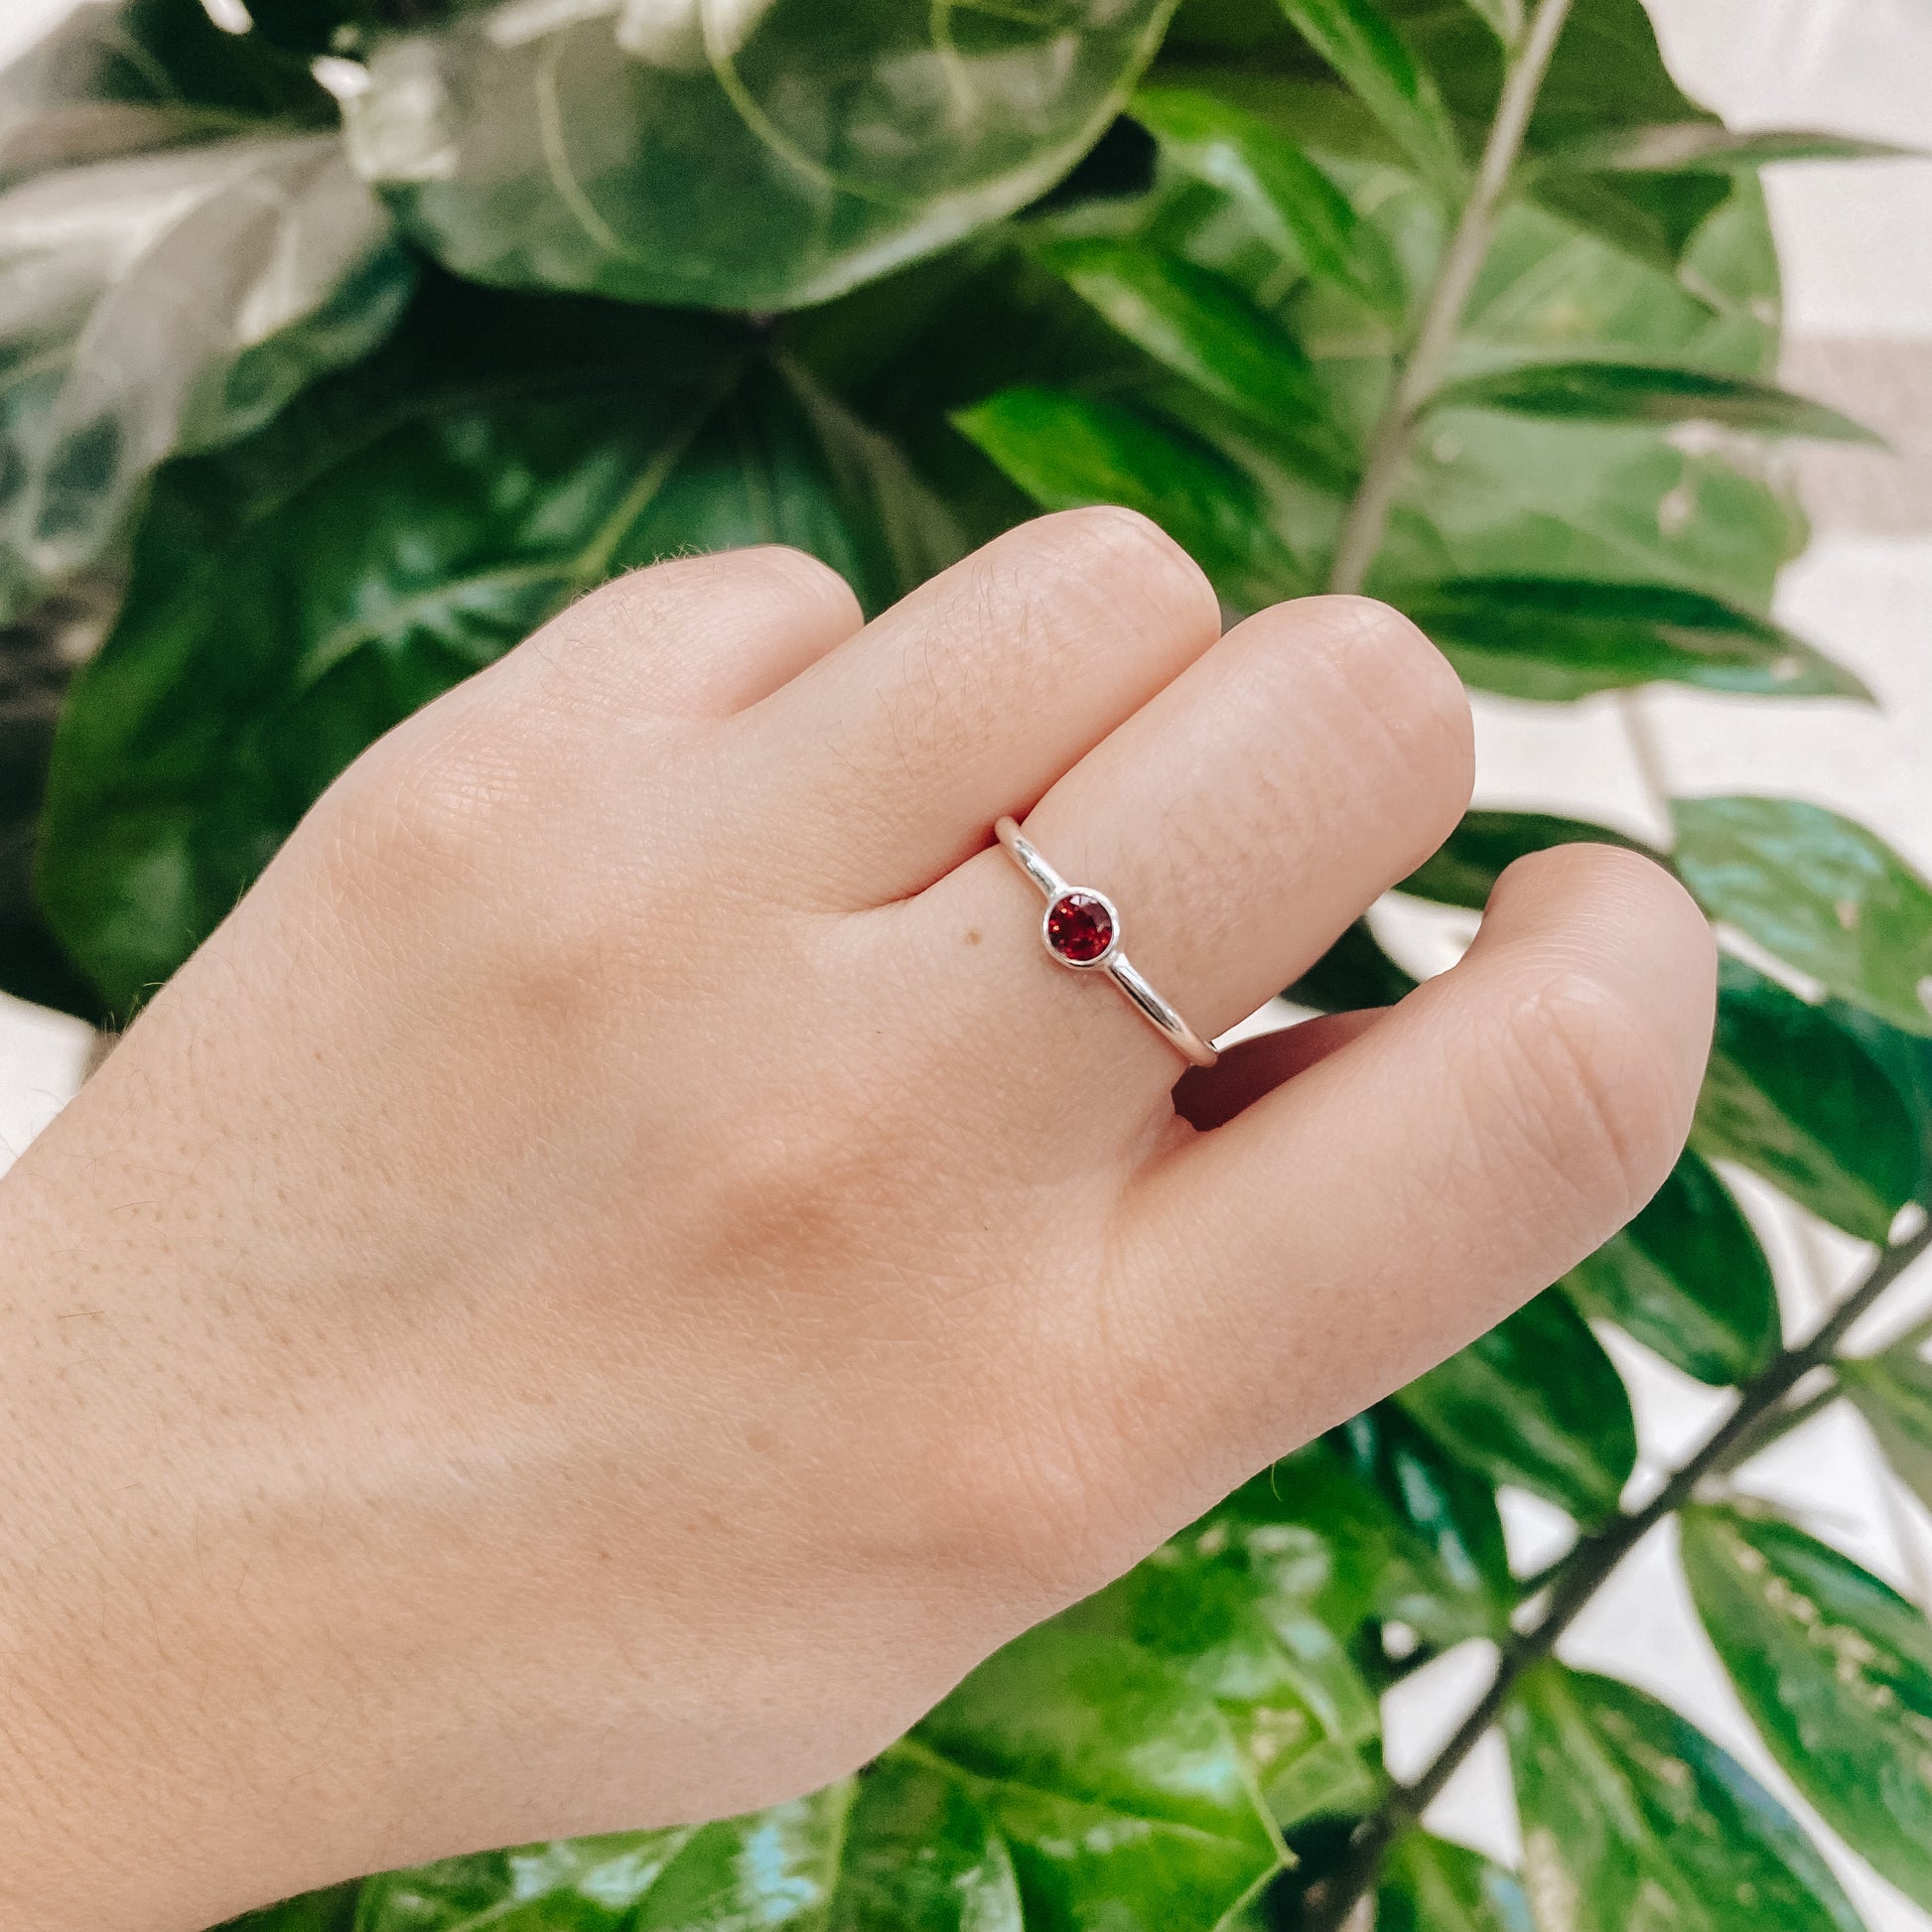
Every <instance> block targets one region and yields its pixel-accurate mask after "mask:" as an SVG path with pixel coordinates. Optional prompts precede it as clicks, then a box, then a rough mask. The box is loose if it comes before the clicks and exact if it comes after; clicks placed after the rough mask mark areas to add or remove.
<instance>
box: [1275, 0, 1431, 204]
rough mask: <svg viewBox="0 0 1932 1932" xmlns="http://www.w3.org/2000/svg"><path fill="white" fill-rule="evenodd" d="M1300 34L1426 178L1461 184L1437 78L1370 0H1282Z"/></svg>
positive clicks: (1283, 6) (1284, 10)
mask: <svg viewBox="0 0 1932 1932" xmlns="http://www.w3.org/2000/svg"><path fill="white" fill-rule="evenodd" d="M1281 4H1282V11H1283V12H1284V13H1286V14H1287V15H1288V17H1289V19H1290V20H1292V21H1293V22H1294V23H1295V25H1296V27H1297V29H1298V30H1299V31H1300V33H1301V34H1302V37H1303V38H1304V39H1305V40H1306V41H1307V42H1308V43H1309V45H1310V46H1311V47H1312V48H1313V49H1314V51H1315V52H1316V53H1317V54H1319V55H1320V56H1321V58H1322V59H1323V60H1324V61H1326V62H1327V63H1328V65H1329V66H1330V67H1331V68H1333V69H1334V70H1335V71H1336V72H1337V73H1338V74H1340V75H1341V77H1342V79H1343V80H1344V81H1346V82H1347V83H1348V86H1349V87H1350V88H1351V89H1352V90H1353V92H1354V93H1355V95H1356V97H1357V98H1358V99H1359V100H1360V101H1361V103H1362V104H1363V106H1365V107H1366V108H1367V109H1368V110H1369V112H1370V113H1371V114H1373V115H1374V116H1375V118H1376V119H1377V120H1378V121H1380V122H1381V123H1382V126H1383V127H1384V128H1385V129H1386V130H1387V131H1388V133H1389V135H1390V137H1391V138H1392V139H1393V140H1394V141H1395V143H1396V144H1397V146H1398V147H1400V148H1401V149H1402V150H1403V152H1404V153H1405V154H1406V155H1408V157H1409V158H1410V160H1411V161H1413V162H1414V163H1415V164H1416V166H1417V168H1418V169H1419V170H1420V171H1421V172H1422V174H1423V175H1424V176H1425V177H1426V178H1427V179H1429V180H1431V181H1434V182H1437V183H1439V184H1442V185H1444V186H1446V187H1449V188H1450V189H1454V188H1456V187H1458V186H1459V185H1460V182H1461V178H1462V151H1461V149H1460V147H1459V146H1458V144H1457V142H1456V138H1455V124H1454V122H1453V121H1452V120H1451V119H1450V118H1449V110H1448V109H1447V108H1446V107H1445V106H1444V104H1443V98H1442V95H1441V94H1440V93H1439V92H1438V91H1437V86H1436V79H1435V76H1434V75H1433V74H1432V73H1431V72H1430V71H1429V69H1427V68H1425V67H1424V66H1423V65H1422V64H1421V63H1420V62H1419V61H1418V60H1417V59H1416V56H1415V52H1414V50H1413V49H1412V48H1410V47H1409V45H1408V44H1407V43H1406V42H1405V41H1404V40H1403V38H1402V35H1401V33H1400V32H1399V31H1398V30H1397V28H1396V26H1395V24H1394V23H1393V22H1392V21H1391V20H1390V19H1389V17H1388V15H1387V14H1385V13H1384V12H1382V11H1381V9H1380V8H1379V7H1377V6H1376V4H1375V0H1281Z"/></svg>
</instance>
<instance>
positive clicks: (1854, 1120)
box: [1691, 958, 1920, 1241]
mask: <svg viewBox="0 0 1932 1932" xmlns="http://www.w3.org/2000/svg"><path fill="white" fill-rule="evenodd" d="M1842 1012H1843V1009H1838V1010H1834V1009H1833V1008H1831V1007H1814V1006H1809V1005H1807V1004H1806V1003H1805V1002H1804V1001H1803V1000H1801V999H1799V998H1798V996H1797V995H1796V994H1795V993H1790V992H1787V991H1786V990H1785V989H1784V988H1783V987H1781V986H1779V985H1778V984H1777V983H1776V982H1775V981H1773V980H1769V979H1766V978H1765V977H1764V976H1763V975H1762V974H1761V973H1758V972H1756V971H1754V970H1753V969H1752V968H1751V967H1749V966H1746V965H1745V964H1744V963H1743V962H1742V961H1741V960H1737V959H1730V958H1725V959H1722V960H1721V961H1720V962H1719V967H1718V1031H1717V1038H1716V1041H1715V1043H1714V1045H1713V1048H1712V1053H1711V1066H1710V1070H1709V1072H1708V1073H1707V1074H1706V1076H1705V1082H1704V1091H1703V1093H1702V1094H1700V1095H1699V1097H1698V1111H1697V1120H1696V1124H1695V1126H1694V1127H1693V1129H1692V1136H1691V1139H1692V1145H1693V1146H1694V1147H1696V1148H1697V1149H1698V1151H1699V1152H1700V1153H1702V1154H1703V1155H1705V1156H1706V1157H1707V1158H1709V1159H1712V1160H1731V1161H1736V1162H1738V1163H1740V1164H1741V1165H1742V1166H1744V1167H1746V1168H1749V1169H1751V1170H1752V1171H1753V1172H1754V1173H1760V1174H1762V1175H1763V1176H1764V1177H1765V1179H1767V1180H1769V1181H1771V1182H1772V1183H1773V1184H1774V1185H1776V1186H1778V1187H1781V1188H1782V1189H1783V1190H1784V1191H1785V1192H1786V1193H1787V1194H1789V1195H1790V1196H1791V1198H1792V1199H1793V1200H1795V1201H1797V1202H1798V1203H1799V1204H1800V1205H1802V1206H1804V1207H1808V1208H1810V1209H1811V1211H1812V1212H1813V1213H1814V1214H1817V1215H1820V1216H1822V1217H1823V1218H1824V1219H1825V1220H1828V1221H1830V1222H1832V1223H1833V1224H1834V1225H1835V1226H1838V1227H1842V1228H1844V1229H1845V1230H1846V1231H1847V1232H1848V1233H1851V1234H1856V1235H1859V1236H1861V1237H1862V1238H1863V1239H1864V1240H1866V1241H1883V1240H1884V1239H1885V1237H1886V1234H1887V1231H1888V1230H1889V1229H1890V1227H1891V1223H1892V1219H1893V1217H1894V1216H1895V1215H1896V1214H1897V1212H1898V1210H1899V1209H1900V1208H1901V1207H1902V1206H1904V1204H1905V1203H1906V1202H1907V1201H1908V1200H1910V1199H1911V1198H1912V1190H1913V1187H1914V1185H1915V1184H1916V1182H1917V1180H1918V1176H1919V1171H1920V1164H1919V1154H1918V1149H1917V1147H1916V1145H1915V1137H1914V1134H1913V1122H1912V1117H1911V1115H1910V1113H1909V1112H1908V1111H1907V1109H1906V1105H1905V1102H1904V1101H1903V1100H1902V1099H1901V1098H1900V1097H1899V1094H1898V1090H1897V1088H1896V1087H1895V1086H1894V1085H1893V1083H1892V1082H1891V1080H1890V1079H1889V1078H1887V1076H1886V1074H1885V1072H1884V1071H1883V1069H1882V1068H1881V1067H1880V1066H1879V1065H1878V1063H1877V1061H1876V1060H1874V1059H1873V1058H1872V1056H1871V1054H1870V1053H1869V1052H1868V1051H1867V1050H1866V1049H1865V1047H1864V1046H1863V1044H1862V1043H1861V1041H1860V1039H1859V1037H1858V1035H1857V1034H1856V1033H1855V1032H1854V1031H1853V1030H1852V1029H1851V1028H1850V1027H1848V1026H1847V1024H1846V1023H1845V1021H1844V1019H1842V1018H1841V1017H1840V1015H1841V1014H1842Z"/></svg>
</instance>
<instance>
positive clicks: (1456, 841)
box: [1396, 811, 1670, 912]
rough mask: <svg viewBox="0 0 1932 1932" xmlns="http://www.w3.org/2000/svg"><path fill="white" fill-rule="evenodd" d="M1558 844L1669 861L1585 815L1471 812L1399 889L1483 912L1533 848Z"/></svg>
mask: <svg viewBox="0 0 1932 1932" xmlns="http://www.w3.org/2000/svg"><path fill="white" fill-rule="evenodd" d="M1556 845H1614V846H1620V847H1621V848H1622V849H1623V850H1624V851H1626V852H1641V853H1643V854H1644V855H1645V856H1646V857H1648V858H1652V859H1655V860H1657V861H1658V863H1659V864H1660V865H1668V864H1669V863H1670V862H1669V860H1667V859H1666V858H1664V856H1663V855H1662V854H1661V853H1659V852H1654V851H1652V850H1651V848H1650V847H1649V846H1647V845H1645V844H1644V843H1643V842H1642V841H1641V840H1640V839H1633V838H1629V837H1626V836H1625V835H1624V834H1623V833H1621V832H1613V831H1611V829H1610V828H1609V827H1608V826H1607V825H1594V824H1591V823H1590V822H1589V821H1587V820H1586V819H1581V818H1563V817H1559V816H1558V815H1557V814H1555V813H1553V812H1496V811H1471V812H1465V813H1464V814H1463V815H1462V822H1461V823H1460V824H1459V825H1458V826H1457V827H1456V828H1455V830H1454V831H1453V832H1451V833H1450V834H1449V837H1448V838H1447V839H1446V840H1444V842H1443V844H1442V846H1441V847H1440V849H1439V850H1438V851H1436V852H1435V853H1434V854H1432V855H1431V856H1430V857H1429V858H1427V859H1425V860H1424V861H1423V862H1422V864H1421V865H1420V866H1418V867H1417V868H1416V870H1415V871H1414V872H1412V873H1411V874H1410V875H1409V877H1408V878H1407V879H1405V880H1403V882H1402V883H1401V884H1400V885H1399V886H1398V887H1397V888H1396V891H1397V892H1399V893H1413V894H1415V896H1416V897H1418V898H1433V899H1435V900H1436V901H1437V902H1438V903H1439V904H1442V905H1463V906H1467V907H1468V908H1469V909H1470V910H1471V911H1475V912H1480V911H1481V910H1482V908H1483V907H1484V906H1485V905H1487V904H1488V903H1489V895H1490V893H1491V892H1492V891H1494V889H1495V885H1496V881H1497V880H1498V879H1500V878H1501V877H1502V875H1503V873H1504V872H1505V871H1507V870H1508V868H1509V867H1511V866H1513V865H1514V864H1515V863H1516V861H1517V860H1518V859H1521V858H1524V857H1526V856H1527V855H1528V854H1530V853H1532V852H1543V851H1546V850H1548V849H1549V848H1550V847H1551V846H1556Z"/></svg>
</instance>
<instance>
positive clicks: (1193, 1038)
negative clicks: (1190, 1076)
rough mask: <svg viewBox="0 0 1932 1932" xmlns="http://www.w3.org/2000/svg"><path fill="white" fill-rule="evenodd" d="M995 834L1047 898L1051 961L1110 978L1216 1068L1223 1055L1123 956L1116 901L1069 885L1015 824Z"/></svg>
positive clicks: (1194, 1057) (1046, 941)
mask: <svg viewBox="0 0 1932 1932" xmlns="http://www.w3.org/2000/svg"><path fill="white" fill-rule="evenodd" d="M993 831H994V834H995V836H996V837H997V838H998V839H999V841H1000V843H1001V844H1002V845H1003V846H1005V847H1006V849H1007V851H1008V853H1009V854H1010V855H1011V857H1012V859H1013V863H1014V864H1015V865H1016V866H1018V867H1019V868H1020V870H1021V871H1022V872H1024V873H1025V874H1026V875H1027V877H1028V878H1029V879H1031V880H1032V881H1033V882H1034V884H1035V886H1037V887H1038V888H1039V890H1040V891H1041V892H1042V893H1043V894H1044V895H1045V897H1046V911H1045V913H1044V915H1043V916H1042V917H1041V919H1040V922H1039V940H1040V944H1041V945H1043V946H1044V947H1045V948H1046V952H1047V956H1048V957H1049V958H1051V959H1054V960H1057V961H1058V962H1059V964H1060V965H1062V966H1069V967H1071V968H1072V969H1073V971H1074V972H1076V973H1105V974H1106V976H1107V977H1108V978H1109V979H1110V980H1112V981H1113V983H1114V984H1115V985H1116V986H1117V987H1119V988H1120V990H1121V991H1122V992H1123V993H1124V994H1126V996H1127V1003H1128V1005H1129V1006H1131V1007H1132V1008H1133V1009H1134V1011H1135V1012H1136V1013H1138V1014H1139V1015H1140V1016H1141V1018H1142V1019H1143V1020H1145V1021H1146V1022H1147V1023H1148V1025H1149V1026H1150V1027H1152V1028H1153V1029H1154V1031H1155V1032H1156V1033H1158V1034H1159V1035H1161V1036H1162V1037H1163V1038H1164V1039H1166V1040H1168V1041H1170V1042H1171V1043H1172V1044H1173V1045H1174V1046H1176V1047H1178V1048H1179V1050H1180V1051H1181V1052H1182V1053H1184V1054H1185V1055H1186V1057H1187V1058H1188V1059H1190V1060H1191V1061H1192V1062H1193V1063H1194V1064H1195V1065H1196V1066H1212V1065H1213V1064H1214V1062H1215V1061H1216V1060H1218V1059H1219V1058H1220V1057H1221V1056H1220V1054H1219V1053H1218V1052H1216V1051H1215V1050H1214V1048H1213V1046H1212V1045H1211V1044H1209V1042H1208V1041H1206V1040H1204V1039H1203V1038H1202V1037H1201V1036H1200V1035H1199V1034H1197V1033H1195V1031H1194V1030H1193V1028H1192V1027H1190V1026H1188V1024H1187V1023H1186V1021H1184V1020H1183V1019H1181V1017H1180V1015H1179V1014H1177V1013H1176V1012H1175V1011H1174V1010H1173V1007H1171V1006H1170V1005H1169V1004H1168V1003H1167V1001H1166V1000H1164V999H1163V998H1162V997H1161V996H1160V994H1158V993H1157V992H1155V990H1154V988H1153V987H1151V986H1150V985H1149V984H1148V983H1147V981H1146V980H1144V979H1143V978H1142V977H1141V975H1140V972H1139V970H1138V969H1137V968H1136V967H1135V965H1134V963H1133V961H1132V960H1130V959H1129V958H1128V957H1127V955H1126V954H1125V953H1124V952H1123V951H1121V934H1120V913H1119V912H1118V911H1117V910H1116V909H1115V906H1114V902H1113V900H1112V899H1110V898H1109V897H1107V895H1106V894H1105V893H1096V892H1094V891H1093V890H1092V888H1090V887H1087V886H1073V885H1069V884H1068V883H1067V881H1066V880H1064V879H1062V878H1061V877H1060V875H1059V874H1058V873H1056V872H1055V871H1054V870H1053V868H1052V867H1051V866H1049V865H1048V864H1047V863H1046V861H1045V860H1044V859H1042V858H1041V857H1040V856H1039V851H1038V848H1037V847H1035V846H1034V845H1032V844H1030V843H1029V842H1028V840H1027V839H1026V838H1025V837H1024V836H1023V835H1022V833H1021V830H1020V827H1019V826H1018V825H1017V824H1015V823H1014V821H1013V820H1012V819H1010V818H1003V819H1001V820H1000V821H999V822H998V823H997V824H996V825H995V826H994V827H993Z"/></svg>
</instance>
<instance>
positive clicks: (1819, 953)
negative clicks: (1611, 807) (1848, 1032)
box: [1671, 798, 1932, 1034]
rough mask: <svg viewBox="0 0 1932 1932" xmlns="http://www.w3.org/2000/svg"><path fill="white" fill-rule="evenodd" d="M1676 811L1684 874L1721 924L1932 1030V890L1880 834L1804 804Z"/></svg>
mask: <svg viewBox="0 0 1932 1932" xmlns="http://www.w3.org/2000/svg"><path fill="white" fill-rule="evenodd" d="M1671 816H1672V818H1673V819H1675V821H1676V823H1677V865H1678V870H1679V871H1680V872H1681V873H1682V874H1683V876H1684V883H1685V884H1686V885H1687V886H1689V887H1690V889H1691V891H1692V892H1694V893H1695V894H1696V895H1697V897H1698V898H1699V900H1700V901H1701V902H1702V903H1703V905H1704V908H1705V910H1706V911H1708V912H1709V913H1710V914H1711V916H1712V917H1713V918H1717V919H1728V920H1729V921H1730V923H1731V924H1732V925H1734V926H1736V927H1738V928H1739V929H1740V930H1741V931H1743V932H1747V933H1748V934H1749V935H1750V936H1751V937H1752V938H1753V939H1755V940H1756V941H1757V942H1758V944H1759V945H1761V946H1764V947H1765V948H1767V949H1768V950H1769V951H1771V952H1773V953H1775V954H1776V955H1777V956H1778V957H1779V958H1780V959H1783V960H1786V961H1788V962H1789V963H1790V964H1791V965H1793V966H1795V967H1797V968H1798V970H1799V971H1800V972H1802V973H1808V974H1809V975H1811V977H1812V978H1814V979H1816V980H1818V981H1820V982H1821V983H1822V984H1823V985H1824V986H1825V987H1826V988H1827V989H1828V990H1829V991H1830V992H1833V993H1836V994H1837V995H1839V997H1840V998H1842V999H1845V1000H1848V1001H1850V1002H1851V1003H1852V1004H1853V1005H1854V1006H1860V1007H1863V1008H1864V1009H1865V1010H1866V1011H1867V1012H1869V1013H1874V1014H1876V1015H1877V1016H1878V1017H1879V1018H1880V1019H1881V1020H1885V1021H1888V1022H1889V1023H1890V1024H1891V1025H1892V1026H1894V1027H1899V1028H1902V1029H1904V1030H1905V1031H1906V1032H1908V1033H1915V1034H1932V886H1928V885H1927V884H1926V882H1925V881H1924V880H1923V879H1921V878H1920V877H1919V876H1918V874H1917V873H1915V872H1914V871H1913V870H1912V869H1911V867H1909V866H1908V865H1906V863H1905V862H1904V860H1902V859H1901V858H1899V856H1898V855H1897V853H1895V852H1894V851H1893V850H1892V849H1891V847H1890V846H1888V845H1887V844H1885V842H1884V841H1883V840H1882V839H1880V838H1879V837H1878V836H1877V835H1876V834H1875V833H1872V832H1868V831H1866V830H1865V828H1864V827H1863V825H1858V824H1855V823H1853V821H1852V820H1851V819H1849V818H1842V817H1840V815H1839V814H1838V813H1837V812H1831V811H1827V810H1825V809H1824V807H1822V806H1820V805H1808V804H1805V803H1802V802H1801V801H1800V800H1798V799H1795V798H1679V799H1674V800H1673V801H1672V803H1671Z"/></svg>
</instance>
